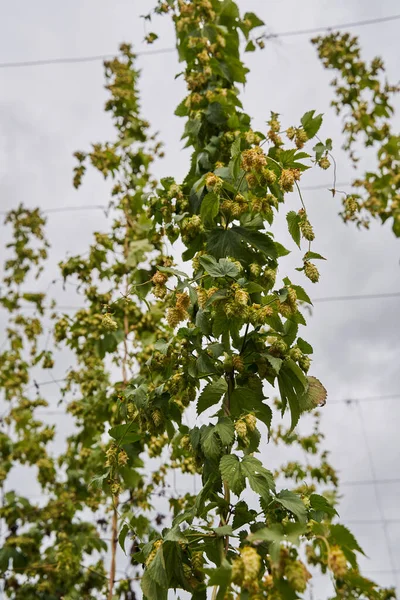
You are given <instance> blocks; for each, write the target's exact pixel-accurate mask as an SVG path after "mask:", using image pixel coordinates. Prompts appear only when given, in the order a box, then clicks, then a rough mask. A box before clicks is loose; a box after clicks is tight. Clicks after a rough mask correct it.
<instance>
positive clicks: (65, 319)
mask: <svg viewBox="0 0 400 600" xmlns="http://www.w3.org/2000/svg"><path fill="white" fill-rule="evenodd" d="M155 13H158V14H163V13H167V14H170V15H171V17H172V19H173V22H174V25H175V28H176V36H177V47H178V53H179V57H180V60H181V62H182V63H183V64H184V68H183V73H182V75H183V77H184V78H185V81H186V83H187V87H188V95H187V97H186V98H185V99H184V100H183V101H182V102H181V103H180V104H179V106H178V108H177V110H176V114H177V115H179V116H181V117H183V118H185V126H184V133H183V138H184V139H185V140H186V146H187V147H190V148H191V150H192V159H191V163H190V168H189V171H188V173H187V176H186V177H185V179H184V180H183V182H182V183H179V184H178V183H177V182H175V180H174V179H173V178H172V177H170V178H164V179H162V180H161V181H160V183H159V184H158V183H156V181H155V180H154V179H153V177H152V175H151V167H152V163H153V161H154V159H155V158H160V157H161V156H162V149H161V145H160V143H159V142H157V140H156V139H155V137H154V136H152V135H151V134H149V124H148V123H147V122H146V121H144V120H143V119H142V118H141V116H140V114H139V103H138V94H137V79H138V72H137V70H136V69H135V66H134V55H133V54H132V51H131V49H130V47H129V46H127V45H124V46H122V47H121V57H120V58H119V59H115V60H113V61H111V62H107V63H106V64H105V69H106V80H107V89H108V91H109V100H108V101H107V104H106V110H107V111H108V112H110V113H111V116H112V119H113V122H114V126H115V130H116V139H115V141H113V142H110V143H97V144H94V145H93V147H92V149H91V151H90V152H87V153H86V152H77V153H76V155H75V156H76V158H77V166H76V168H75V173H74V185H75V187H79V186H80V185H81V182H82V178H83V176H84V174H85V172H86V169H87V166H88V165H89V164H90V165H91V166H92V167H94V169H96V170H97V171H98V172H99V173H101V174H102V175H103V176H104V177H105V178H106V179H108V180H109V181H110V182H111V185H112V188H111V195H112V202H111V204H110V210H111V215H112V223H111V226H110V229H109V231H108V232H107V233H104V232H96V233H95V234H94V240H93V243H92V244H91V246H90V247H89V251H88V252H87V253H86V254H84V255H81V256H73V257H70V258H68V259H66V260H65V261H63V262H62V263H61V264H60V270H61V273H62V277H63V279H64V281H65V282H70V283H75V284H76V285H77V286H78V290H79V292H80V295H81V298H82V299H83V300H84V306H85V307H84V308H82V309H80V310H78V311H77V312H76V313H75V314H74V315H72V316H69V315H67V314H65V315H62V316H61V317H60V316H59V315H57V314H56V313H54V321H55V322H54V327H53V330H54V333H53V335H54V341H55V342H56V343H57V345H58V346H59V347H61V348H66V349H68V350H69V351H70V352H71V353H72V355H73V357H74V361H73V365H72V366H71V368H70V369H69V370H68V372H67V375H66V379H65V382H64V385H63V389H62V393H63V400H64V402H65V403H67V412H68V413H69V414H70V415H71V416H72V417H73V419H74V423H75V429H74V432H73V434H72V435H70V436H69V437H68V440H67V445H66V450H65V452H64V453H63V454H61V456H59V457H54V456H52V453H51V450H50V446H49V443H50V442H51V440H52V438H53V437H54V434H55V430H54V428H52V427H49V426H48V425H46V424H44V423H42V422H41V421H39V420H38V419H37V417H36V409H37V408H38V407H45V406H47V402H46V401H45V400H44V399H42V398H41V397H40V396H39V395H38V397H37V398H36V400H34V401H32V400H30V399H29V394H28V391H29V387H28V386H29V383H30V373H31V369H32V367H37V366H38V365H40V366H41V367H42V368H47V369H51V368H52V367H53V361H54V357H53V354H52V353H51V352H50V351H49V350H48V346H47V344H46V343H44V344H43V343H42V342H43V338H42V337H41V336H42V333H43V324H42V317H43V315H44V314H45V308H44V306H45V305H44V302H45V301H46V298H45V295H44V294H38V293H36V292H35V291H33V292H32V291H29V288H28V284H29V276H30V274H31V272H32V270H34V269H35V268H38V269H39V270H40V268H42V261H44V260H45V259H46V248H47V243H46V242H45V239H44V232H43V229H44V225H45V222H44V220H43V218H42V217H41V215H40V213H39V211H37V210H35V211H27V210H26V209H24V208H23V207H21V208H19V209H17V210H16V211H13V212H11V213H10V215H9V217H8V221H9V222H10V223H11V225H13V227H14V241H13V242H12V243H11V245H10V252H11V253H12V256H11V258H10V259H9V260H8V262H7V263H6V275H5V277H4V287H5V293H4V292H3V295H2V297H1V303H2V305H3V307H4V308H5V309H6V310H8V311H9V313H10V325H9V328H8V332H7V343H8V347H7V348H6V350H4V352H2V355H1V359H2V365H4V367H3V368H2V372H1V380H0V383H1V388H2V389H3V391H4V395H5V399H6V400H7V401H9V402H10V410H9V411H8V412H7V414H6V415H4V424H5V431H4V432H2V433H1V437H0V440H1V446H0V448H1V453H2V459H3V460H2V465H3V470H2V471H1V477H2V479H3V480H5V479H6V478H7V476H8V474H9V472H10V471H11V469H12V467H14V466H16V465H18V464H28V465H32V466H33V465H35V466H36V467H37V468H38V481H39V483H40V485H41V488H42V490H43V492H44V494H45V496H46V502H45V504H44V505H43V504H40V505H39V503H37V504H35V503H31V502H30V500H28V499H27V498H24V497H17V496H16V495H15V494H14V493H13V492H8V493H7V494H6V495H5V499H4V500H5V501H4V503H3V506H2V507H1V508H0V516H1V518H2V519H3V520H4V521H5V523H6V526H7V531H8V534H7V537H6V540H5V542H4V544H3V547H2V548H1V550H0V569H1V571H2V572H3V573H4V574H5V592H6V594H7V597H9V598H12V599H14V600H22V599H28V600H29V598H32V599H33V598H39V599H40V598H42V600H56V599H59V598H61V597H64V598H68V599H71V600H74V599H78V598H85V600H86V599H87V600H90V599H94V598H108V600H112V599H113V598H121V599H125V600H132V599H133V598H134V597H135V589H137V588H135V582H136V580H137V579H140V585H141V590H142V594H143V597H144V598H145V599H146V598H147V600H153V599H154V600H163V599H166V598H167V596H168V590H171V589H173V590H177V589H181V590H184V591H186V592H187V593H189V594H190V595H191V597H192V598H194V599H195V600H202V599H205V598H207V597H209V596H210V595H212V598H213V600H215V599H218V600H228V599H231V598H235V599H236V598H240V599H241V600H247V599H254V600H255V599H260V598H267V597H268V598H276V599H278V598H284V599H287V600H292V599H295V598H298V597H299V594H302V593H303V592H304V591H305V590H306V588H307V586H308V582H309V580H310V578H311V576H312V573H311V572H310V571H314V567H316V568H318V569H320V570H321V571H322V572H323V573H325V572H327V571H329V572H330V575H331V577H332V581H333V584H334V589H335V596H334V597H335V598H372V599H375V598H376V599H377V600H378V599H384V598H391V597H394V595H393V592H392V591H391V590H382V589H380V588H379V587H378V586H377V585H376V584H375V583H373V582H371V581H369V580H367V579H365V578H363V577H362V576H361V574H360V572H359V569H358V564H357V557H358V555H359V554H362V553H363V551H362V549H361V548H360V546H359V545H358V543H357V541H356V540H355V538H354V536H353V535H352V534H351V532H350V531H349V530H348V529H347V528H346V527H344V526H343V525H341V524H340V523H337V522H336V521H335V522H334V520H335V519H336V516H337V513H336V508H335V505H336V500H337V492H336V487H337V483H338V481H337V475H336V473H335V471H334V470H333V469H332V467H331V466H330V464H329V462H328V455H327V453H326V451H324V450H323V449H322V448H321V444H322V440H323V436H322V435H321V433H320V431H319V427H318V417H315V418H316V419H317V420H316V424H315V429H314V431H313V432H312V434H310V435H307V436H301V435H300V434H299V432H298V430H297V429H295V427H296V425H297V423H298V421H299V419H300V417H301V416H302V415H303V414H304V413H309V412H310V411H313V410H314V409H315V408H317V407H318V406H323V405H324V404H325V401H326V390H325V388H324V387H323V385H322V383H321V382H320V381H319V380H318V379H317V378H316V377H314V376H311V375H309V370H310V368H311V355H312V352H313V349H312V347H311V345H310V344H309V343H308V342H307V341H306V340H305V339H303V337H302V336H300V335H299V334H300V332H299V330H300V328H301V327H304V326H305V325H306V320H305V317H304V315H303V314H302V312H301V309H302V307H303V306H304V305H305V304H311V300H310V298H309V297H308V295H307V293H306V292H305V291H304V289H303V288H302V287H301V285H299V283H298V282H297V279H298V278H300V277H304V276H305V277H306V278H308V279H309V280H310V281H311V282H313V283H317V281H318V279H319V272H318V269H317V266H316V264H315V262H314V261H316V260H321V259H323V257H322V256H321V255H320V254H318V253H317V252H315V251H314V248H313V249H311V245H312V244H313V242H314V238H315V234H314V230H313V227H312V225H311V223H310V221H309V218H308V215H307V209H306V206H305V204H304V201H303V198H302V195H301V188H300V183H301V177H302V174H303V173H304V172H305V170H307V169H309V168H311V167H313V166H319V167H320V168H323V169H325V168H328V167H329V160H328V155H329V154H330V152H331V150H332V144H331V141H330V140H329V139H328V140H326V142H325V143H322V142H321V141H319V142H318V143H317V144H316V145H314V144H315V138H316V135H317V133H318V131H319V129H320V127H321V125H322V116H321V115H319V114H316V111H315V110H310V111H308V112H307V113H306V114H304V115H303V116H302V117H301V119H300V120H299V123H298V124H295V125H294V126H290V127H288V128H287V129H286V130H282V127H281V123H280V119H279V115H278V114H277V113H272V114H271V116H270V118H269V120H268V128H267V130H266V131H265V132H255V131H253V130H252V129H251V120H250V117H249V116H248V115H247V114H245V113H244V112H243V109H242V105H241V101H240V98H239V88H238V86H239V85H242V84H244V83H245V81H246V75H247V69H246V68H245V67H244V65H243V62H242V60H241V56H240V44H241V39H243V38H244V39H245V41H246V44H247V45H246V49H247V51H253V50H254V49H255V47H256V45H258V46H261V47H262V45H263V44H262V36H256V37H254V35H255V34H254V30H256V29H257V28H258V27H260V26H261V25H262V24H263V23H262V22H261V21H260V19H258V17H256V15H254V14H253V13H246V14H245V15H244V17H243V18H241V17H240V14H239V11H238V8H237V6H236V4H235V3H234V2H232V1H231V0H224V1H222V2H221V1H219V0H212V1H210V0H195V1H193V2H189V3H187V2H184V1H183V0H179V1H175V0H169V1H168V2H159V4H158V6H157V8H156V10H155ZM152 17H153V15H149V16H147V17H146V18H147V20H151V18H152ZM146 38H147V39H148V41H149V43H153V42H154V41H155V40H156V39H157V36H156V34H153V33H147V34H146ZM366 77H367V79H368V77H369V74H366ZM339 97H340V96H339ZM371 127H372V128H374V127H375V124H374V123H372V125H371ZM358 133H359V130H354V135H355V134H358ZM352 135H353V133H352ZM368 135H370V129H368ZM284 140H285V141H284ZM380 141H381V142H385V138H384V137H382V138H380ZM312 145H314V147H313V150H309V151H308V152H306V151H305V147H306V146H307V147H309V146H312ZM292 191H296V192H297V194H298V202H299V207H298V210H293V208H292V209H291V210H289V211H288V212H287V215H286V218H287V223H288V229H289V232H290V234H291V236H292V238H293V241H294V247H295V249H296V251H297V248H300V249H301V247H302V246H303V249H302V251H301V257H300V258H299V263H300V266H299V268H298V269H297V271H298V272H299V273H301V274H300V275H296V273H295V274H285V276H283V275H282V274H281V271H279V274H278V267H279V268H280V269H281V268H282V267H281V262H280V259H281V257H283V256H285V255H286V254H287V253H288V252H289V250H287V249H286V248H284V247H283V246H282V244H281V243H280V242H279V241H278V240H277V239H276V236H275V233H276V227H275V224H274V221H275V217H276V214H277V211H278V209H280V210H285V208H286V207H285V202H286V200H287V194H288V193H290V192H292ZM176 242H178V243H179V244H183V246H184V247H185V249H184V252H183V255H182V260H179V262H180V263H181V262H183V263H186V264H184V266H183V267H182V265H181V264H178V265H177V264H175V263H176V262H178V261H177V260H176V261H174V258H173V257H172V256H169V254H168V252H167V251H166V248H167V247H168V244H175V243H176ZM176 247H178V244H177V245H176V246H174V249H175V248H176ZM188 261H192V262H191V266H190V265H188V264H187V263H188ZM288 275H289V276H288ZM293 277H294V278H296V283H294V282H293V283H292V279H293ZM293 281H294V280H293ZM300 281H301V280H300ZM23 300H25V302H29V303H31V304H33V305H34V306H35V307H36V315H35V316H34V317H33V318H26V317H22V316H21V311H20V308H21V301H23ZM41 346H44V347H43V348H41ZM278 391H279V395H280V400H279V402H278V403H277V407H278V410H279V412H280V413H281V414H285V413H288V418H289V419H290V427H289V428H288V429H286V428H284V427H283V426H282V425H275V423H274V422H273V416H274V419H275V420H276V419H277V418H278V419H279V417H278V416H277V414H276V411H274V404H273V403H272V402H271V397H272V396H274V395H275V394H276V393H277V392H278ZM273 413H274V414H273ZM313 414H314V415H316V413H313ZM196 415H197V416H196ZM269 438H270V439H271V441H272V443H283V444H285V445H286V446H288V445H289V446H290V445H293V446H297V445H298V446H299V447H300V448H302V450H303V451H305V453H306V454H307V455H310V456H314V457H317V459H318V460H317V461H316V463H315V464H314V465H313V466H311V464H310V461H307V464H306V465H304V464H302V463H301V462H300V461H298V460H296V461H294V462H290V463H287V464H284V465H282V466H281V467H280V469H279V470H277V471H276V472H275V473H273V472H271V470H270V469H269V468H268V465H264V464H263V463H262V462H261V460H260V456H259V457H257V456H255V455H256V454H260V453H259V451H260V448H262V447H263V445H264V444H265V443H266V442H267V441H268V439H269ZM157 457H161V458H160V460H159V462H160V467H159V468H158V469H156V470H154V472H152V470H151V468H152V464H153V463H152V461H151V460H150V459H153V458H157ZM170 469H176V470H179V471H181V472H182V473H184V474H189V475H192V476H193V475H196V476H197V477H200V478H201V481H202V488H201V491H200V492H199V493H198V494H197V495H192V494H186V495H184V496H179V497H171V498H168V504H169V507H168V504H167V476H168V474H169V473H170ZM325 486H326V487H327V488H328V489H326V488H325V489H323V488H324V487H325ZM288 487H290V488H294V489H287V488H288ZM322 492H323V493H322ZM157 494H159V495H160V497H161V498H162V497H163V495H165V497H166V500H165V502H164V504H165V512H167V511H168V510H169V509H170V513H171V514H170V516H169V517H168V519H167V520H166V523H165V525H166V527H163V526H162V525H163V521H164V520H165V519H164V515H157V516H156V514H155V510H154V506H153V498H154V496H156V495H157ZM94 515H96V518H97V524H96V525H97V526H96V525H94V524H93V520H94V518H93V517H94ZM103 526H104V529H105V530H106V531H110V532H111V539H110V540H109V546H107V543H106V541H105V540H104V539H102V538H103V536H102V530H101V529H102V527H103ZM107 539H108V538H107ZM128 542H129V548H128ZM118 543H119V545H120V547H121V548H122V549H123V550H124V551H126V552H127V554H129V561H130V562H131V564H133V565H135V571H134V574H133V576H132V577H130V576H127V577H123V578H118V577H117V569H116V558H117V545H118ZM108 548H109V549H110V554H111V561H110V567H109V573H108V574H106V569H105V564H106V553H107V550H108ZM309 569H310V570H309Z"/></svg>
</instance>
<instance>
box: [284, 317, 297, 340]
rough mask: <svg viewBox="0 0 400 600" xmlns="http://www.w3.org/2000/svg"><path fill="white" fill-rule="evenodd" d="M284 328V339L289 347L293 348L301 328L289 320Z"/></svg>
mask: <svg viewBox="0 0 400 600" xmlns="http://www.w3.org/2000/svg"><path fill="white" fill-rule="evenodd" d="M283 328H284V339H285V342H286V344H287V345H288V346H291V345H292V344H293V342H294V340H295V339H296V336H297V332H298V330H299V326H298V324H297V323H296V322H295V321H292V320H291V319H287V320H286V321H285V324H284V326H283Z"/></svg>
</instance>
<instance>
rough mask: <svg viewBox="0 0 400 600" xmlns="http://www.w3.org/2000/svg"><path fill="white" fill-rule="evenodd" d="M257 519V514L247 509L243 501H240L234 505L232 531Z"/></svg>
mask: <svg viewBox="0 0 400 600" xmlns="http://www.w3.org/2000/svg"><path fill="white" fill-rule="evenodd" d="M256 518H257V512H256V511H255V510H253V509H249V507H248V506H247V504H246V502H244V500H240V501H239V502H237V504H235V512H234V517H233V522H232V528H233V530H235V529H239V527H242V526H243V525H246V524H247V523H251V522H252V521H254V520H255V519H256Z"/></svg>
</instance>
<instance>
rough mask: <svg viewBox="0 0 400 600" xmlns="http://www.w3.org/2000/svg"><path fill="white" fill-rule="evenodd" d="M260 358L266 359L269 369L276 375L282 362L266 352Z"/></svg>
mask: <svg viewBox="0 0 400 600" xmlns="http://www.w3.org/2000/svg"><path fill="white" fill-rule="evenodd" d="M262 356H264V357H265V358H266V359H267V361H268V362H269V364H270V365H271V367H272V368H273V369H274V371H275V373H277V374H278V373H279V371H280V368H281V366H282V363H283V360H282V359H281V358H276V356H272V354H268V353H266V352H265V353H263V354H262Z"/></svg>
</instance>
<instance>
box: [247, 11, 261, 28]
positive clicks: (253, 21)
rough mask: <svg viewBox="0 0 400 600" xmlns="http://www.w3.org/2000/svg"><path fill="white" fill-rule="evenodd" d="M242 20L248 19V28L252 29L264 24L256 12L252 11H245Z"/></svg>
mask: <svg viewBox="0 0 400 600" xmlns="http://www.w3.org/2000/svg"><path fill="white" fill-rule="evenodd" d="M243 21H248V22H249V23H250V27H248V28H249V29H253V28H254V27H262V26H263V25H265V23H264V21H262V20H261V19H260V18H259V17H258V16H257V15H256V14H254V13H253V12H247V13H245V14H244V16H243Z"/></svg>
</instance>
